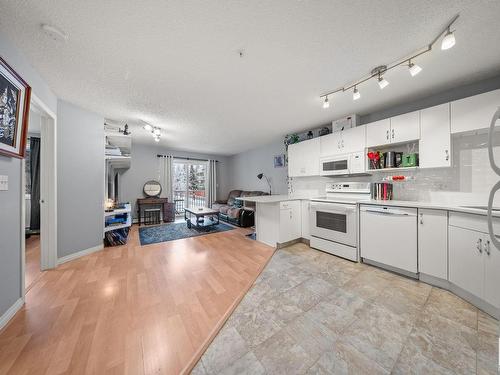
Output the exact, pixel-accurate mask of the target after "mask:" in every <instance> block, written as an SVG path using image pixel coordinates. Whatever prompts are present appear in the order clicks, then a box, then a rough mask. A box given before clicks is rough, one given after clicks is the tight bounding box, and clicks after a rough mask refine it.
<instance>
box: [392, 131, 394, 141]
mask: <svg viewBox="0 0 500 375" xmlns="http://www.w3.org/2000/svg"><path fill="white" fill-rule="evenodd" d="M392 139H394V129H392Z"/></svg>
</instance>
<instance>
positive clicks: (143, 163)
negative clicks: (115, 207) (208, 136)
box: [119, 140, 229, 218]
mask: <svg viewBox="0 0 500 375" xmlns="http://www.w3.org/2000/svg"><path fill="white" fill-rule="evenodd" d="M151 141H152V142H151V143H153V140H151ZM158 154H165V155H166V154H168V155H174V156H178V157H190V158H197V159H216V160H218V161H219V162H218V163H217V183H218V188H217V199H221V198H223V197H225V196H227V193H228V189H229V180H228V179H229V173H228V164H229V162H228V157H226V156H220V155H207V154H196V153H192V152H183V151H171V150H168V149H166V148H164V147H162V146H160V145H156V144H150V145H149V144H140V143H134V142H133V141H132V159H131V166H130V168H129V169H126V170H123V171H120V173H121V180H120V197H119V198H120V200H121V201H123V202H130V203H132V210H133V212H134V218H136V217H137V213H136V209H135V202H136V200H137V198H142V197H144V195H143V193H142V188H143V185H144V183H145V182H146V181H148V180H158V177H159V158H158V157H157V156H156V155H158Z"/></svg>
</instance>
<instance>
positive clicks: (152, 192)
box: [142, 180, 161, 197]
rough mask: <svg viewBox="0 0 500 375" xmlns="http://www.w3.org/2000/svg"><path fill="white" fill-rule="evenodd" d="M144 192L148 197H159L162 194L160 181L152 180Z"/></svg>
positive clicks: (147, 183)
mask: <svg viewBox="0 0 500 375" xmlns="http://www.w3.org/2000/svg"><path fill="white" fill-rule="evenodd" d="M142 190H143V191H144V195H145V196H146V197H159V196H160V194H161V184H160V183H159V182H158V181H155V180H151V181H148V182H146V183H145V184H144V187H143V189H142Z"/></svg>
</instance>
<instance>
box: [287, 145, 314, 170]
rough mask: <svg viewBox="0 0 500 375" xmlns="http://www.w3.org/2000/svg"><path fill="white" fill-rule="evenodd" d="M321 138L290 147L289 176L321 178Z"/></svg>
mask: <svg viewBox="0 0 500 375" xmlns="http://www.w3.org/2000/svg"><path fill="white" fill-rule="evenodd" d="M319 143H320V139H319V138H313V139H309V140H307V141H303V142H299V143H295V144H292V145H290V146H288V175H289V176H290V177H300V176H319Z"/></svg>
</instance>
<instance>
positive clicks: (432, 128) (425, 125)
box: [419, 103, 451, 168]
mask: <svg viewBox="0 0 500 375" xmlns="http://www.w3.org/2000/svg"><path fill="white" fill-rule="evenodd" d="M419 152H420V154H419V159H420V167H421V168H438V167H450V166H451V136H450V103H446V104H441V105H438V106H435V107H431V108H426V109H423V110H422V111H421V112H420V143H419Z"/></svg>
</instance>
